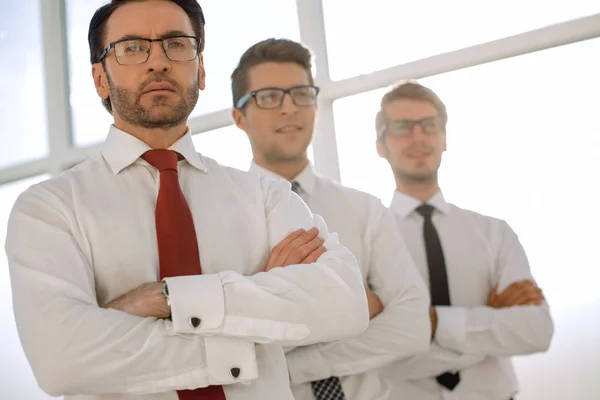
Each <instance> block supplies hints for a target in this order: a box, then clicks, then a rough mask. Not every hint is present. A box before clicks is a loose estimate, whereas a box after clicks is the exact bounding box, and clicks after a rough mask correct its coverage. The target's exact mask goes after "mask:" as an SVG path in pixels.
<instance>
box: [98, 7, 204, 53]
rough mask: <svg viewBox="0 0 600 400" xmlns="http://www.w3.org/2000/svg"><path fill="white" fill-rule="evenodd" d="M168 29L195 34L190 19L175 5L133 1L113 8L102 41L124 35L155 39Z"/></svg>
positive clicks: (112, 39) (116, 38) (168, 30)
mask: <svg viewBox="0 0 600 400" xmlns="http://www.w3.org/2000/svg"><path fill="white" fill-rule="evenodd" d="M170 31H182V32H186V33H187V34H189V35H190V36H195V34H194V28H193V27H192V22H191V21H190V18H189V17H188V15H187V14H186V13H185V11H184V10H183V9H182V8H181V7H179V6H178V5H177V4H175V3H173V2H171V1H164V0H149V1H134V2H131V3H127V4H124V5H122V6H120V7H119V8H117V9H116V10H115V12H113V14H112V15H111V16H110V18H109V19H108V22H107V24H106V42H107V43H110V42H114V41H116V40H119V39H121V38H122V37H123V36H125V35H134V36H140V37H145V38H150V39H153V38H158V37H161V36H162V35H164V34H165V33H167V32H170Z"/></svg>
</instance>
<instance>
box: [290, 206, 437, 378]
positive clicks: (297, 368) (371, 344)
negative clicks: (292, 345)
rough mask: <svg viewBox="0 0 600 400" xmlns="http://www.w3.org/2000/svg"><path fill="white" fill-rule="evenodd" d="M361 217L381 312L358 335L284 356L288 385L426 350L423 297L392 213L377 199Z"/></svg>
mask: <svg viewBox="0 0 600 400" xmlns="http://www.w3.org/2000/svg"><path fill="white" fill-rule="evenodd" d="M378 206H379V207H372V208H371V210H372V212H371V213H369V214H368V216H367V219H368V221H367V234H366V238H365V239H366V240H365V242H366V244H365V245H366V246H368V253H369V265H368V266H367V268H366V270H368V271H369V272H368V276H367V281H368V283H369V285H370V286H371V289H372V290H373V291H374V292H375V293H376V294H377V295H378V296H379V298H380V300H381V302H382V303H383V305H384V310H383V311H382V312H381V313H380V314H379V315H378V316H376V317H375V318H373V319H372V320H371V322H370V324H369V327H368V329H367V330H366V331H365V332H364V333H362V334H361V335H358V336H355V337H352V338H348V339H343V340H339V341H333V342H327V343H318V344H314V345H311V346H303V347H298V348H296V349H294V350H293V351H291V352H289V353H287V354H286V358H287V361H288V367H289V371H290V377H291V380H292V382H293V383H295V384H300V383H304V382H309V381H314V380H319V379H325V378H328V377H330V376H347V375H356V374H361V373H364V372H366V371H369V370H372V369H376V368H380V367H383V366H385V365H387V364H389V363H391V362H392V361H394V360H397V359H399V358H404V357H408V356H412V355H414V354H417V353H422V352H425V351H427V349H428V348H429V343H430V337H431V324H430V321H429V313H428V310H429V295H428V293H427V288H426V286H425V283H424V282H423V280H422V278H421V276H420V275H419V273H418V272H417V269H416V266H415V265H414V262H413V260H412V257H411V256H410V254H409V253H408V250H407V248H406V246H405V244H404V241H403V238H402V237H401V235H400V233H399V232H398V229H397V227H396V224H395V221H394V219H393V217H392V216H391V215H390V214H389V212H388V210H387V209H386V208H385V207H384V206H383V205H381V203H378Z"/></svg>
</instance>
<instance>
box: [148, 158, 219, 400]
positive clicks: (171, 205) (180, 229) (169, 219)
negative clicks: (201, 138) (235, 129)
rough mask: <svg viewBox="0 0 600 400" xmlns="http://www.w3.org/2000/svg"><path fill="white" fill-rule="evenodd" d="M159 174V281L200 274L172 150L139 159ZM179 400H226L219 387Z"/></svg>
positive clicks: (187, 394)
mask: <svg viewBox="0 0 600 400" xmlns="http://www.w3.org/2000/svg"><path fill="white" fill-rule="evenodd" d="M142 158H143V159H144V160H146V161H147V162H148V163H149V164H150V165H152V166H153V167H155V168H156V169H158V171H159V172H160V188H159V190H158V199H157V200H156V238H157V241H158V260H159V265H160V278H161V279H162V278H165V277H170V276H182V275H199V274H202V267H201V266H200V254H199V253H198V239H197V238H196V230H195V229H194V220H193V219H192V213H191V212H190V208H189V207H188V204H187V201H186V200H185V196H184V195H183V192H182V191H181V187H180V186H179V175H178V173H177V161H178V159H179V155H178V154H177V153H176V152H174V151H172V150H163V149H158V150H150V151H147V152H146V153H144V155H143V156H142ZM177 395H178V396H179V400H226V397H225V393H224V392H223V388H222V387H221V386H208V387H206V388H200V389H195V390H178V391H177Z"/></svg>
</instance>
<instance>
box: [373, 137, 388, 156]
mask: <svg viewBox="0 0 600 400" xmlns="http://www.w3.org/2000/svg"><path fill="white" fill-rule="evenodd" d="M375 144H376V146H377V154H379V157H381V158H386V154H385V144H383V142H382V141H381V140H379V139H375Z"/></svg>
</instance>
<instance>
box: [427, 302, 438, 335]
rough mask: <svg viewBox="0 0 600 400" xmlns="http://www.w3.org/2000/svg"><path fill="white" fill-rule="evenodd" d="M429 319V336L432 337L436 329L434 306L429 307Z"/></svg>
mask: <svg viewBox="0 0 600 400" xmlns="http://www.w3.org/2000/svg"><path fill="white" fill-rule="evenodd" d="M429 320H430V321H431V338H432V339H433V338H434V337H435V332H436V331H437V311H436V309H435V307H429Z"/></svg>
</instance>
